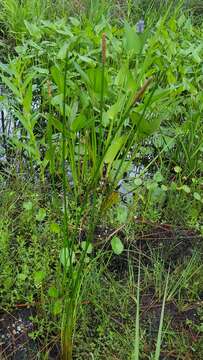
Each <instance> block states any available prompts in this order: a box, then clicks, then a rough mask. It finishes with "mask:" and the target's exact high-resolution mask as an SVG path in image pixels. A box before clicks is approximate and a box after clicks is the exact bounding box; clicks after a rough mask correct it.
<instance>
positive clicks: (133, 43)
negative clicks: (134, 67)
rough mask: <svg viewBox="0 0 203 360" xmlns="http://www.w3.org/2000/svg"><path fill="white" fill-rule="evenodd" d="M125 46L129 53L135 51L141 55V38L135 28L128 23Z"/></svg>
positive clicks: (126, 25) (126, 24)
mask: <svg viewBox="0 0 203 360" xmlns="http://www.w3.org/2000/svg"><path fill="white" fill-rule="evenodd" d="M124 30H125V33H124V46H125V49H126V50H127V51H133V52H134V53H135V54H139V53H140V52H141V50H142V41H141V37H140V36H139V35H138V34H137V32H136V30H135V28H132V27H131V26H130V25H129V24H128V23H125V27H124Z"/></svg>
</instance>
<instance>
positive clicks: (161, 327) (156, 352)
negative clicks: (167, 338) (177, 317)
mask: <svg viewBox="0 0 203 360" xmlns="http://www.w3.org/2000/svg"><path fill="white" fill-rule="evenodd" d="M169 274H170V267H169V269H168V274H167V278H166V285H165V291H164V298H163V302H162V307H161V317H160V322H159V331H158V336H157V342H156V351H155V356H154V360H159V357H160V352H161V341H162V335H163V322H164V310H165V304H166V299H167V290H168V282H169Z"/></svg>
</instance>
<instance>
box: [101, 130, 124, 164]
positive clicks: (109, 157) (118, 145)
mask: <svg viewBox="0 0 203 360" xmlns="http://www.w3.org/2000/svg"><path fill="white" fill-rule="evenodd" d="M125 140H126V137H125V136H120V137H118V138H116V139H114V140H113V142H112V144H111V145H110V146H109V148H108V150H107V152H106V155H105V157H104V162H106V163H107V164H111V163H112V162H113V160H114V159H115V157H116V155H117V154H118V153H119V151H120V150H121V149H122V146H123V144H124V142H125Z"/></svg>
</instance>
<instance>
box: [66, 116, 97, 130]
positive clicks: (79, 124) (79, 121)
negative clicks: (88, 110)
mask: <svg viewBox="0 0 203 360" xmlns="http://www.w3.org/2000/svg"><path fill="white" fill-rule="evenodd" d="M93 122H94V119H93V118H89V119H87V118H86V116H85V115H84V114H82V113H81V114H80V115H78V116H77V117H76V118H75V120H74V121H73V122H72V124H71V126H70V128H71V130H72V131H74V132H78V131H80V130H81V129H87V128H89V127H91V126H92V124H93Z"/></svg>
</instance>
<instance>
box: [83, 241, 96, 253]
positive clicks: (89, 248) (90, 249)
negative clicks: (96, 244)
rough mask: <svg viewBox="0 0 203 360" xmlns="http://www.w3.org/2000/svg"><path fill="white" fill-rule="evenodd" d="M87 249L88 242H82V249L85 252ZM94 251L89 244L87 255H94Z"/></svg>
mask: <svg viewBox="0 0 203 360" xmlns="http://www.w3.org/2000/svg"><path fill="white" fill-rule="evenodd" d="M86 247H87V241H82V242H81V248H82V249H83V250H85V249H86ZM92 250H93V246H92V244H88V247H87V254H91V253H92Z"/></svg>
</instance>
